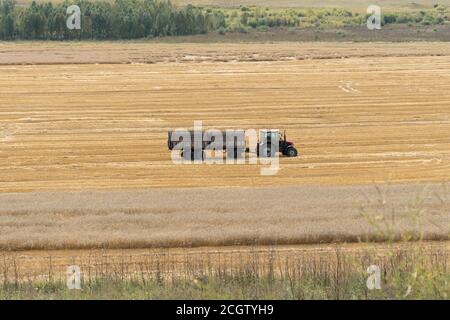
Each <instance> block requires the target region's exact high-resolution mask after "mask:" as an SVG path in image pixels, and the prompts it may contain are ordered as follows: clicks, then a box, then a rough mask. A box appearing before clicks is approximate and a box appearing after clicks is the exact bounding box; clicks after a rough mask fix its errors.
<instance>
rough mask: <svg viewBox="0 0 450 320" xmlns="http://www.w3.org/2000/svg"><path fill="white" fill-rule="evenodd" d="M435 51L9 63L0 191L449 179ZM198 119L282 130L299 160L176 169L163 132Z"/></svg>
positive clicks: (210, 124) (448, 67)
mask: <svg viewBox="0 0 450 320" xmlns="http://www.w3.org/2000/svg"><path fill="white" fill-rule="evenodd" d="M200 46H201V45H200ZM314 46H316V45H314ZM314 46H312V49H314ZM366 46H367V45H362V48H363V51H364V49H365V50H370V48H368V47H366ZM380 46H381V45H379V47H378V49H379V50H381V48H380ZM389 46H391V47H393V48H394V52H395V45H389ZM400 46H401V45H400ZM354 47H355V48H354V49H353V47H352V46H348V47H347V48H344V49H342V48H341V49H340V51H339V52H340V56H345V50H346V49H347V50H348V53H349V55H351V54H352V52H354V50H361V48H358V45H357V44H355V45H354ZM441 47H444V49H443V50H439V48H441ZM19 48H20V47H19ZM430 48H433V44H428V45H427V47H426V49H425V46H424V49H423V50H422V52H420V47H419V48H413V49H411V51H412V55H411V56H410V57H408V56H405V55H407V52H405V50H407V48H405V47H402V49H403V52H401V56H400V57H397V56H395V54H394V55H390V56H389V55H388V56H386V52H388V51H387V50H386V51H385V52H384V54H383V55H384V56H369V57H364V54H362V56H360V57H358V56H351V57H348V58H337V59H336V58H327V59H305V60H299V58H298V57H297V58H295V57H294V58H292V60H293V61H255V62H241V61H239V60H238V59H236V61H234V60H232V61H228V62H227V63H224V62H217V61H205V62H202V63H199V62H190V61H189V60H187V61H184V62H161V63H155V64H148V63H146V64H145V63H144V64H139V63H132V64H60V65H48V64H45V65H18V64H10V65H2V66H0V73H1V79H0V88H1V90H0V99H1V105H0V121H1V127H0V181H1V182H2V183H1V185H0V191H2V192H18V191H34V190H43V189H47V190H55V189H61V188H64V189H86V188H146V187H196V186H201V187H226V186H236V187H237V186H240V187H243V186H248V187H252V186H271V185H272V186H282V185H299V184H324V183H325V184H367V183H369V184H371V183H382V182H386V181H390V182H429V181H445V180H446V177H449V176H450V136H449V134H448V133H449V132H450V107H449V102H450V91H449V88H450V72H449V71H450V56H449V55H447V52H448V48H447V47H446V46H445V45H442V44H437V45H436V48H435V51H434V54H429V55H427V53H426V52H427V51H428V52H430ZM386 49H388V48H386ZM23 50H24V51H25V49H23ZM72 50H75V52H76V47H74V48H72ZM167 50H170V46H168V49H167ZM172 50H175V51H176V50H177V47H175V48H172ZM178 50H179V48H178ZM214 50H216V51H217V48H215V49H214ZM222 50H224V51H225V53H224V55H229V54H230V53H229V52H227V51H226V50H227V49H226V46H223V47H222ZM231 50H232V49H231ZM278 50H281V49H280V48H279V47H278ZM290 50H292V48H290ZM310 50H311V48H310ZM397 50H398V48H397ZM431 50H432V51H433V49H431ZM204 51H208V49H207V48H206V47H205V48H204ZM252 51H253V55H254V56H255V57H257V56H258V55H259V52H264V46H263V45H261V46H260V47H258V46H256V45H254V46H253V47H252ZM437 51H439V55H436V54H437V53H436V52H437ZM26 53H27V54H28V52H27V51H26ZM92 53H93V54H95V51H93V52H92ZM419 53H421V54H420V55H419ZM172 54H173V52H172ZM234 54H238V53H237V52H235V53H234ZM31 55H33V52H31ZM380 55H381V54H380ZM25 56H26V55H25ZM72 56H76V54H72ZM168 56H170V53H169V54H168ZM183 56H184V57H185V58H186V57H188V56H189V55H188V54H187V53H186V54H184V55H183ZM147 58H149V59H151V54H149V55H148V56H147ZM191 58H192V61H196V58H198V55H196V54H195V53H194V54H193V55H192V56H191ZM24 61H25V58H24ZM66 62H67V63H70V54H69V56H67V57H66ZM0 63H1V61H0ZM16 63H17V62H16ZM195 120H202V121H203V125H204V127H205V128H218V129H223V128H242V129H248V128H255V129H259V128H265V127H269V128H279V129H282V130H283V129H286V130H287V134H288V138H289V140H291V141H294V142H295V143H296V145H297V147H298V149H299V151H300V157H298V158H295V159H285V158H284V159H281V161H280V171H279V172H278V174H277V175H275V176H270V177H267V176H261V175H260V166H259V165H231V166H229V165H226V166H225V165H214V166H210V165H182V166H180V165H174V164H173V163H172V161H171V157H170V153H169V152H168V150H167V142H166V140H167V131H168V130H172V129H174V128H179V127H192V126H193V123H194V121H195Z"/></svg>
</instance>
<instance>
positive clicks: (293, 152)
mask: <svg viewBox="0 0 450 320" xmlns="http://www.w3.org/2000/svg"><path fill="white" fill-rule="evenodd" d="M286 156H288V157H289V158H293V157H296V156H298V151H297V149H295V148H293V147H291V148H288V149H287V150H286Z"/></svg>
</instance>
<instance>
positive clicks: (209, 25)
mask: <svg viewBox="0 0 450 320" xmlns="http://www.w3.org/2000/svg"><path fill="white" fill-rule="evenodd" d="M74 4H75V5H77V6H78V7H79V8H80V11H81V12H80V16H81V29H80V30H77V29H74V30H70V29H69V28H68V27H67V25H66V23H67V19H68V17H69V15H68V14H67V8H68V7H69V6H71V5H74ZM368 16H369V15H367V14H366V13H365V12H352V11H349V10H345V9H337V8H325V9H321V8H310V9H276V8H272V9H270V8H262V7H246V6H241V7H240V8H234V9H225V8H201V7H194V6H192V5H187V6H175V5H172V3H171V2H170V1H168V0H63V2H59V3H52V2H47V3H37V2H35V1H33V2H31V4H29V5H18V4H16V2H15V0H0V40H14V39H32V40H35V39H36V40H71V39H93V40H95V39H99V40H101V39H111V40H113V39H136V38H149V37H163V36H179V35H195V34H202V33H207V32H210V31H218V32H219V33H220V34H223V33H225V32H248V31H250V30H252V29H258V30H262V31H264V30H266V29H268V28H278V27H282V28H283V27H285V28H297V27H300V28H341V27H346V26H365V24H366V21H367V18H368ZM449 17H450V9H449V8H448V7H446V6H442V5H435V6H434V7H433V8H432V9H426V10H425V9H424V10H415V9H414V10H413V9H411V10H409V9H408V10H401V11H398V12H383V18H382V23H383V24H402V23H403V24H408V25H437V24H445V23H448V21H449Z"/></svg>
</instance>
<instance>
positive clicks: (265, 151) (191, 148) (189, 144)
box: [167, 130, 298, 160]
mask: <svg viewBox="0 0 450 320" xmlns="http://www.w3.org/2000/svg"><path fill="white" fill-rule="evenodd" d="M196 135H197V136H196ZM217 136H221V137H222V145H221V147H220V148H217V146H216V147H215V148H214V149H215V150H218V149H223V151H226V152H227V154H228V156H232V157H234V158H237V157H239V156H241V155H242V153H243V152H249V151H250V148H249V147H248V146H246V145H245V131H244V130H234V131H233V136H232V137H231V138H232V139H230V136H228V139H227V132H226V131H211V130H208V131H198V132H196V131H193V130H190V131H169V132H168V139H167V146H168V149H169V150H174V149H178V150H180V153H181V156H182V157H183V158H186V157H187V159H189V158H190V159H191V160H196V159H199V160H200V159H205V152H204V151H205V150H206V149H208V148H211V147H212V146H211V144H213V143H216V137H217ZM184 138H187V139H189V141H186V142H184V141H183V139H184ZM179 144H182V145H179ZM276 144H277V145H276ZM255 149H256V154H257V156H258V157H274V156H275V155H276V152H277V151H278V152H280V153H281V154H282V155H284V156H286V157H297V156H298V151H297V149H296V148H295V146H294V143H293V142H291V141H288V140H287V139H286V132H284V134H283V135H281V134H280V131H279V130H260V131H259V140H258V142H257V144H256V148H255ZM186 150H187V151H188V153H189V155H185V154H184V151H186Z"/></svg>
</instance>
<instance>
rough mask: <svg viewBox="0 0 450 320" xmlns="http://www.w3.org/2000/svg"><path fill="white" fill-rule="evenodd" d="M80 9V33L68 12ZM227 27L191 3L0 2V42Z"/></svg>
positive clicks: (167, 33)
mask: <svg viewBox="0 0 450 320" xmlns="http://www.w3.org/2000/svg"><path fill="white" fill-rule="evenodd" d="M73 4H75V5H77V6H78V7H79V8H80V11H81V29H80V30H76V29H75V30H70V29H69V28H67V25H66V22H67V19H68V17H69V15H68V14H67V12H66V10H67V8H68V7H69V6H71V5H73ZM221 27H225V17H224V15H223V13H221V12H219V11H214V12H212V11H209V12H206V11H203V10H201V9H199V8H195V7H193V6H191V5H187V6H184V7H177V6H174V5H172V4H171V3H170V1H157V0H114V1H102V0H99V1H98V0H97V1H92V0H91V1H89V0H76V1H68V0H64V1H63V2H60V3H57V4H54V3H51V2H47V3H37V2H35V1H33V2H32V3H31V4H30V5H29V6H19V5H17V3H16V2H15V0H0V39H2V40H11V39H33V40H34V39H39V40H63V39H136V38H145V37H160V36H176V35H193V34H201V33H206V32H208V31H210V30H216V29H219V28H221Z"/></svg>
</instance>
